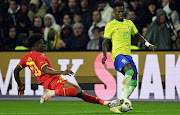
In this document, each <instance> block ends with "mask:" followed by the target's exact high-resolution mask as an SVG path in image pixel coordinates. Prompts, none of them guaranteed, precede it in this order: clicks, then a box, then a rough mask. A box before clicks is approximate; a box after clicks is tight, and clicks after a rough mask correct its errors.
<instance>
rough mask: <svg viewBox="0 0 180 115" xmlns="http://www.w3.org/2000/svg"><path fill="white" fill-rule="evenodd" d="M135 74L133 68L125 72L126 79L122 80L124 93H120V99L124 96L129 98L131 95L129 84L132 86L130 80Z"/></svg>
mask: <svg viewBox="0 0 180 115" xmlns="http://www.w3.org/2000/svg"><path fill="white" fill-rule="evenodd" d="M133 74H134V71H133V70H128V71H126V73H125V76H124V79H123V81H122V93H121V95H120V97H119V98H120V99H122V98H127V97H128V96H129V95H128V94H129V86H130V81H131V79H132V76H133Z"/></svg>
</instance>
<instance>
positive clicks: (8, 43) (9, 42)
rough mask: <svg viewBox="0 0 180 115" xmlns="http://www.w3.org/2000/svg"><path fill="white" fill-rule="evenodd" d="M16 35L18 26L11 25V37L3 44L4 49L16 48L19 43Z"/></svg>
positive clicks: (11, 49)
mask: <svg viewBox="0 0 180 115" xmlns="http://www.w3.org/2000/svg"><path fill="white" fill-rule="evenodd" d="M16 36H17V33H16V27H15V26H11V27H10V28H9V37H8V38H7V40H6V41H5V42H4V43H3V45H2V48H3V50H9V51H13V50H14V49H15V47H16V46H17V45H18V43H17V39H16Z"/></svg>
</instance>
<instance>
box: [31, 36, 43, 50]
mask: <svg viewBox="0 0 180 115" xmlns="http://www.w3.org/2000/svg"><path fill="white" fill-rule="evenodd" d="M28 44H29V47H30V48H31V50H35V51H39V52H43V51H44V47H45V45H44V39H43V38H42V35H41V34H36V33H35V34H33V35H31V36H30V37H29V41H28Z"/></svg>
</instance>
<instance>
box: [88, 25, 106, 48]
mask: <svg viewBox="0 0 180 115" xmlns="http://www.w3.org/2000/svg"><path fill="white" fill-rule="evenodd" d="M92 34H93V38H94V39H92V40H90V41H89V42H88V45H87V50H100V49H101V46H102V45H101V44H102V39H103V38H101V36H100V28H99V27H94V28H93V29H92Z"/></svg>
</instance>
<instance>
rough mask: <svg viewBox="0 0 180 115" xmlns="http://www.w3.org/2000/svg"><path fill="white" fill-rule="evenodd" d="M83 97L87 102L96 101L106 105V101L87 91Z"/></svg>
mask: <svg viewBox="0 0 180 115" xmlns="http://www.w3.org/2000/svg"><path fill="white" fill-rule="evenodd" d="M82 99H83V100H84V101H86V102H89V103H96V104H101V105H106V103H105V102H106V101H104V100H102V99H100V98H98V97H95V96H92V95H88V94H87V93H85V94H84V95H83V97H82Z"/></svg>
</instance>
